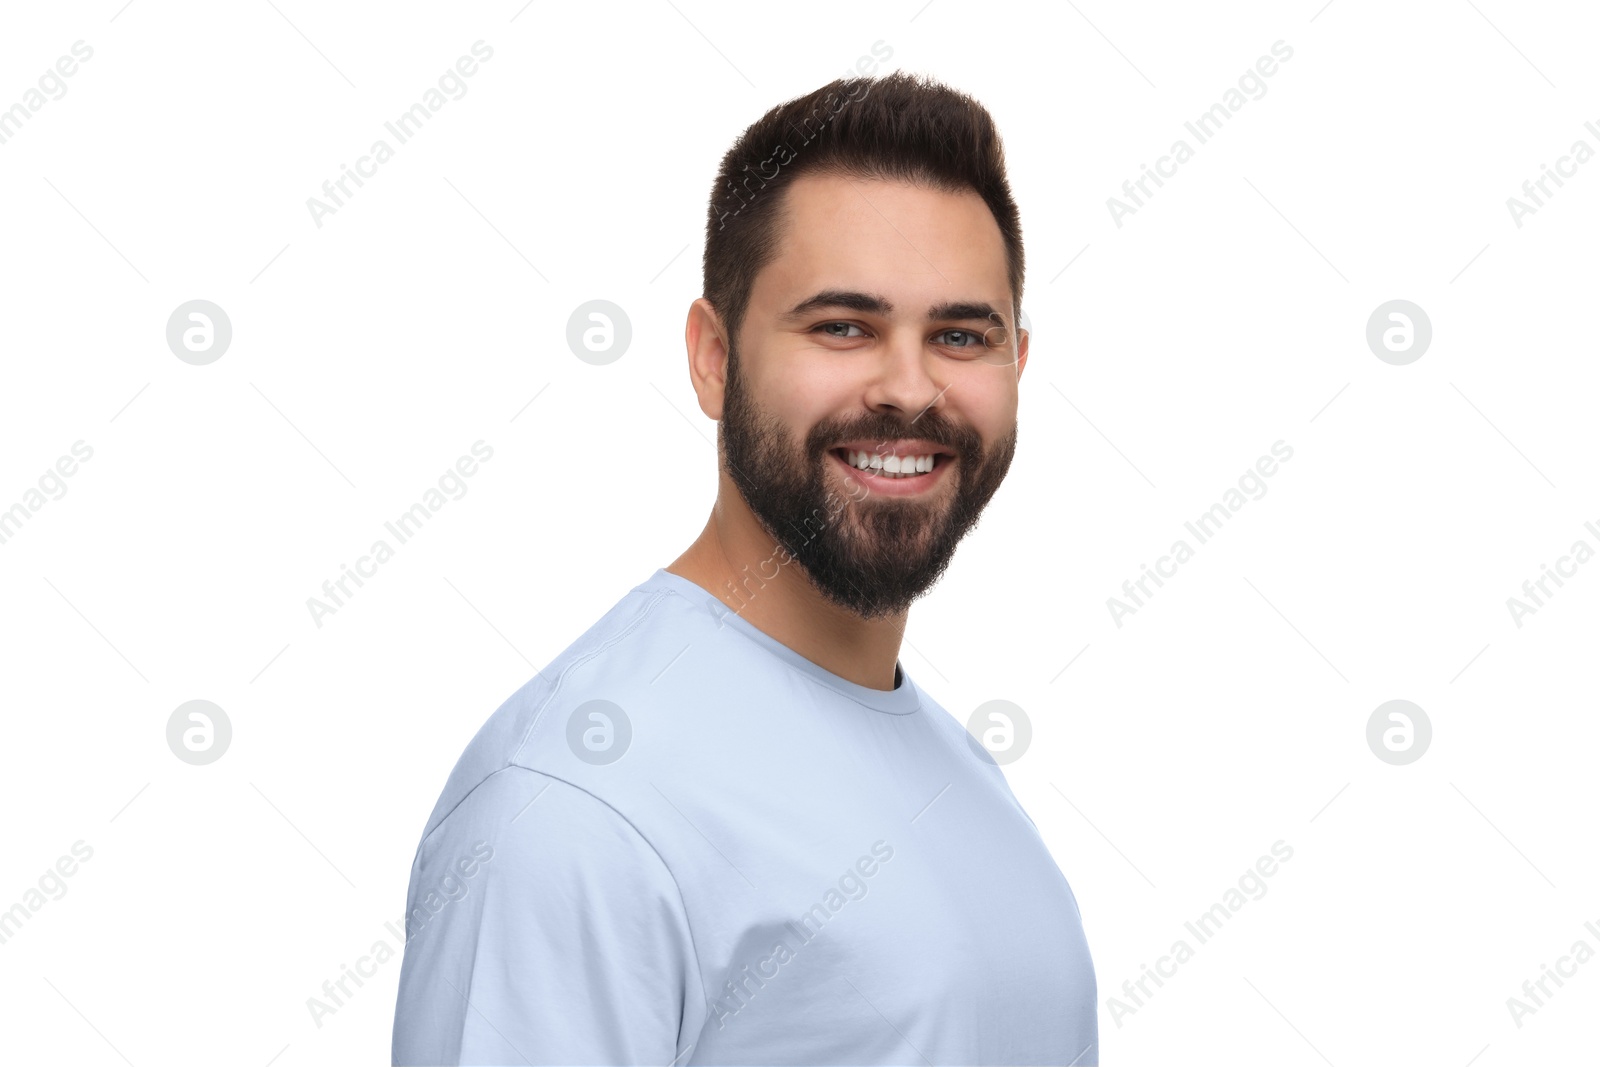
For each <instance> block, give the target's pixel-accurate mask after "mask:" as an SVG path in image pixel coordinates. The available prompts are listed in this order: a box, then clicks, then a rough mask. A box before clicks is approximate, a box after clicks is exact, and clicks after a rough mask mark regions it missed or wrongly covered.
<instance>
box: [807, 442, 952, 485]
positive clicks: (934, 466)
mask: <svg viewBox="0 0 1600 1067" xmlns="http://www.w3.org/2000/svg"><path fill="white" fill-rule="evenodd" d="M828 455H829V456H831V457H832V458H833V461H834V462H835V463H837V464H838V465H839V468H840V469H841V470H842V471H843V472H844V476H845V478H847V479H848V480H850V481H852V482H854V483H855V484H857V485H859V486H861V487H862V488H863V489H865V490H866V491H868V492H870V493H872V494H873V495H875V496H922V495H925V494H928V493H931V492H933V491H934V488H935V487H936V486H938V485H939V484H940V483H941V482H943V481H945V477H944V474H945V471H946V469H947V468H949V466H950V463H951V461H952V460H954V459H955V456H954V455H952V454H950V453H947V452H918V453H909V452H908V453H906V454H904V455H901V454H897V453H889V454H887V455H886V454H884V453H881V452H869V451H866V450H865V449H860V448H834V449H829V451H828Z"/></svg>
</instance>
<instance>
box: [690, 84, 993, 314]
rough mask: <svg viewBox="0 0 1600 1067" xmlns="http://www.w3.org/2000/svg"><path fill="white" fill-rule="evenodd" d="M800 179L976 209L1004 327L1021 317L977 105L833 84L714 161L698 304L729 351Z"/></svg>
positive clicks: (904, 90) (783, 110) (778, 112)
mask: <svg viewBox="0 0 1600 1067" xmlns="http://www.w3.org/2000/svg"><path fill="white" fill-rule="evenodd" d="M802 174H840V175H845V176H849V177H865V178H881V179H888V180H897V181H906V182H912V183H915V184H919V185H925V186H929V187H932V188H934V189H940V190H945V191H949V192H958V191H960V190H963V189H971V190H973V191H975V192H976V193H977V194H978V195H979V196H981V197H982V198H983V201H984V203H985V204H987V205H988V206H989V211H990V212H991V213H992V214H993V215H994V220H995V222H996V223H998V224H999V227H1000V236H1001V238H1002V239H1003V240H1004V242H1005V251H1006V275H1007V280H1008V281H1009V282H1010V285H1011V296H1012V315H1013V317H1014V320H1013V321H1015V319H1016V317H1018V316H1020V313H1021V310H1022V267H1023V257H1022V222H1021V219H1020V217H1019V216H1018V212H1017V205H1016V202H1015V201H1014V200H1013V199H1012V198H1011V186H1010V183H1008V182H1007V181H1006V168H1005V153H1004V151H1003V149H1002V147H1001V143H1000V134H999V132H998V131H997V130H996V129H995V125H994V120H993V118H991V117H990V115H989V112H988V111H987V110H985V109H984V107H983V105H982V104H980V103H978V102H977V101H976V100H974V99H972V97H970V96H968V95H966V94H965V93H962V92H959V91H958V90H955V89H952V88H950V87H949V86H947V85H943V84H941V83H939V82H937V81H934V80H933V79H931V78H927V77H924V76H921V75H916V74H908V73H906V72H904V71H895V72H893V73H891V74H887V75H884V76H882V77H878V78H840V79H837V80H835V81H832V82H829V83H828V84H827V85H824V86H822V88H820V89H817V90H815V91H813V92H810V93H807V94H806V95H804V96H799V97H796V98H795V99H793V100H789V101H787V102H785V103H782V104H779V105H778V106H777V107H775V108H773V109H772V110H771V111H768V112H767V113H766V114H765V115H763V116H762V117H761V118H760V119H759V120H757V121H756V122H755V123H754V124H753V125H751V126H750V128H749V129H747V130H745V131H744V133H743V134H741V135H740V136H739V139H738V140H736V141H735V142H734V143H733V147H732V148H730V149H728V152H727V154H726V155H725V156H723V157H722V166H721V167H720V168H719V169H718V171H717V179H716V182H715V184H714V185H713V186H712V189H711V206H710V210H709V212H708V217H707V221H706V248H705V259H704V262H703V270H704V286H705V290H704V294H703V295H704V296H705V298H706V299H707V300H708V301H710V303H711V306H712V307H714V308H716V309H717V313H718V314H719V315H721V316H722V320H723V324H724V326H725V327H726V328H727V330H728V338H729V341H730V343H732V342H733V341H734V340H735V338H736V335H737V334H738V331H739V326H740V324H741V323H742V322H743V321H744V315H745V311H746V310H747V308H748V307H749V303H750V290H751V288H752V287H753V286H754V285H755V279H756V275H757V274H758V273H760V271H761V268H763V267H765V266H766V265H767V264H768V263H770V262H772V260H773V258H774V257H775V256H776V255H777V248H778V238H779V232H780V226H781V223H782V221H783V212H782V204H783V199H784V197H783V194H784V192H785V190H787V188H788V187H789V185H790V183H792V182H793V181H794V180H795V179H796V178H797V177H799V176H800V175H802Z"/></svg>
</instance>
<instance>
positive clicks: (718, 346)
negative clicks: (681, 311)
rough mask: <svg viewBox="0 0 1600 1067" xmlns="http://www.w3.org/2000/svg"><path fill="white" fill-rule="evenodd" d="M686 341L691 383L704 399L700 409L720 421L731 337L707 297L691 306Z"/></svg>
mask: <svg viewBox="0 0 1600 1067" xmlns="http://www.w3.org/2000/svg"><path fill="white" fill-rule="evenodd" d="M683 341H684V346H685V347H686V348H688V350H689V382H690V384H691V385H693V386H694V392H695V395H696V396H697V397H698V398H699V400H700V410H701V411H703V412H705V415H706V418H708V419H714V420H716V421H718V422H720V421H721V420H722V398H723V391H724V389H725V387H726V383H727V371H728V344H727V335H726V333H725V332H724V331H723V327H722V316H721V315H718V314H717V309H716V308H714V307H712V306H711V301H709V300H707V299H706V298H705V297H703V296H702V297H699V298H697V299H696V300H695V301H694V303H692V304H690V305H689V320H688V322H687V323H685V324H684V328H683Z"/></svg>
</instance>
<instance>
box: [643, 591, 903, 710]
mask: <svg viewBox="0 0 1600 1067" xmlns="http://www.w3.org/2000/svg"><path fill="white" fill-rule="evenodd" d="M635 588H636V589H638V590H644V591H647V592H656V591H661V590H665V591H668V592H672V593H676V594H678V595H679V596H681V597H683V598H684V599H686V600H688V601H689V602H690V603H691V604H693V605H694V606H695V608H697V609H698V610H701V611H704V612H705V613H706V614H707V615H708V616H709V617H710V618H711V620H712V622H713V623H720V625H722V626H723V627H725V628H726V629H729V630H732V631H734V632H736V633H739V634H742V635H744V636H745V637H747V638H749V639H750V640H752V641H754V642H755V643H756V644H757V645H759V646H761V647H762V648H764V649H766V650H767V651H768V652H770V653H771V654H772V655H774V656H777V657H778V658H779V659H781V660H783V662H784V663H786V664H788V665H789V666H790V667H791V668H793V669H794V670H796V671H798V672H799V673H801V674H803V675H805V676H806V677H807V678H809V679H811V680H812V681H814V682H816V683H817V684H818V685H820V686H823V687H825V688H827V689H831V690H833V691H834V692H836V693H839V694H840V695H842V696H845V697H848V698H850V699H851V700H853V701H855V702H856V703H857V704H860V705H862V706H863V707H866V708H870V709H872V710H873V711H881V712H883V713H885V714H887V715H910V714H912V713H913V712H915V711H917V710H918V709H920V708H921V706H922V698H921V696H920V694H919V693H918V692H917V687H916V686H915V685H914V684H913V683H912V681H911V676H910V675H909V674H907V673H906V669H905V666H904V665H903V664H902V663H900V661H899V660H896V661H895V665H894V667H895V676H896V677H897V678H898V679H899V684H898V685H897V686H896V687H895V688H894V689H890V690H883V689H873V688H871V687H870V686H865V685H860V684H858V683H856V682H852V681H850V680H849V679H848V678H841V677H839V675H837V674H834V673H833V672H832V671H830V670H828V669H827V668H826V667H823V666H821V665H820V664H817V663H813V662H812V661H811V660H809V659H806V658H805V657H804V656H802V655H801V654H800V653H798V652H796V651H795V650H794V649H792V648H790V647H789V646H788V645H786V644H784V643H783V642H782V641H779V640H778V639H777V638H775V637H773V636H772V635H770V634H768V633H766V632H765V631H763V630H760V629H758V628H757V627H756V626H755V625H754V624H752V623H751V622H749V621H748V620H747V619H745V618H744V617H743V616H741V615H738V614H737V613H735V612H734V611H733V609H731V608H729V607H728V606H727V605H726V604H724V603H723V602H722V601H721V600H719V599H718V598H717V596H716V594H714V593H712V592H711V590H709V589H706V588H704V587H703V586H700V585H698V584H696V583H695V582H691V581H690V580H689V579H687V578H685V577H683V576H682V575H678V574H673V573H672V572H671V571H669V570H667V569H666V568H665V567H661V568H658V569H657V570H656V572H655V573H654V574H652V575H651V576H650V577H649V578H648V579H647V580H645V581H644V582H641V583H640V584H639V585H638V586H636V587H635Z"/></svg>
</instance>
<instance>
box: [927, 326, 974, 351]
mask: <svg viewBox="0 0 1600 1067" xmlns="http://www.w3.org/2000/svg"><path fill="white" fill-rule="evenodd" d="M951 336H954V337H956V338H958V340H955V341H944V342H941V343H943V344H944V345H946V346H947V347H949V348H982V347H983V346H984V344H983V335H982V334H977V333H973V332H972V331H971V330H956V329H951V330H940V331H939V332H938V333H936V334H934V337H935V338H939V337H951Z"/></svg>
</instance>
